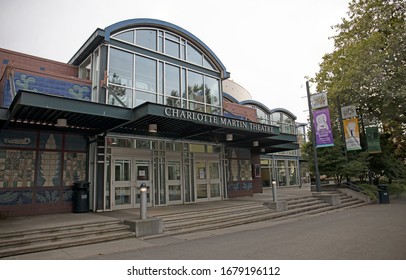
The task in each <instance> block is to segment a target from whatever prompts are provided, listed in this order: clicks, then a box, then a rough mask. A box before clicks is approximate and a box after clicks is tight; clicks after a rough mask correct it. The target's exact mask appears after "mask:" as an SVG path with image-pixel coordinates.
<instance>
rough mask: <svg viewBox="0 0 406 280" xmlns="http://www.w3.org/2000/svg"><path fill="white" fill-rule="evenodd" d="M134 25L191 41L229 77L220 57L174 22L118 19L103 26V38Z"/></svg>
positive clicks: (225, 76)
mask: <svg viewBox="0 0 406 280" xmlns="http://www.w3.org/2000/svg"><path fill="white" fill-rule="evenodd" d="M136 27H155V28H161V29H164V30H168V31H171V32H173V33H175V34H177V35H179V36H181V37H183V38H185V39H187V40H189V41H191V42H192V43H193V44H194V45H196V46H197V47H198V48H199V49H200V50H201V51H203V52H204V53H205V55H207V56H208V57H209V58H210V59H211V60H212V61H213V63H215V64H216V66H217V67H218V68H219V69H220V71H221V72H222V73H223V75H222V76H223V78H224V79H227V78H229V77H230V73H229V72H227V70H226V67H225V66H224V65H223V63H222V62H221V61H220V59H219V58H218V57H217V56H216V54H215V53H214V52H213V51H212V50H211V49H210V48H209V47H208V46H207V45H206V44H205V43H204V42H202V41H201V40H200V39H199V38H197V37H196V36H195V35H193V34H192V33H190V32H189V31H187V30H185V29H183V28H182V27H179V26H177V25H175V24H172V23H169V22H166V21H162V20H157V19H151V18H136V19H128V20H124V21H120V22H117V23H114V24H112V25H109V26H107V27H106V28H105V30H104V31H105V40H106V41H109V40H110V36H111V35H113V34H115V33H117V32H120V31H123V30H126V29H131V28H136Z"/></svg>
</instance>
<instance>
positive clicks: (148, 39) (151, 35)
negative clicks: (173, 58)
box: [135, 29, 156, 51]
mask: <svg viewBox="0 0 406 280" xmlns="http://www.w3.org/2000/svg"><path fill="white" fill-rule="evenodd" d="M135 34H136V35H135V40H136V41H135V43H136V44H137V45H139V46H142V47H145V48H148V49H151V50H154V51H155V50H156V31H155V30H148V29H141V30H137V31H136V33H135Z"/></svg>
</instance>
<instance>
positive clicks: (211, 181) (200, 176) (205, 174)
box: [194, 159, 221, 201]
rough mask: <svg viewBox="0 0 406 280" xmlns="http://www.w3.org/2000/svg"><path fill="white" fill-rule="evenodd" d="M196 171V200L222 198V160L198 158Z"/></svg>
mask: <svg viewBox="0 0 406 280" xmlns="http://www.w3.org/2000/svg"><path fill="white" fill-rule="evenodd" d="M194 173H195V190H196V200H197V201H208V200H220V199H221V179H220V178H221V176H220V162H219V161H218V160H201V159H199V160H196V162H195V172H194Z"/></svg>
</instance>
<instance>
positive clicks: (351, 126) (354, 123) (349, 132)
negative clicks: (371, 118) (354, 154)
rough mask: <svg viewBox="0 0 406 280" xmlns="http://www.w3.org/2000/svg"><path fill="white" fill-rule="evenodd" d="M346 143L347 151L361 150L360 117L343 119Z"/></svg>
mask: <svg viewBox="0 0 406 280" xmlns="http://www.w3.org/2000/svg"><path fill="white" fill-rule="evenodd" d="M343 124H344V136H345V145H346V146H347V151H355V150H361V149H362V148H361V142H360V137H359V127H358V119H357V118H354V119H348V120H343Z"/></svg>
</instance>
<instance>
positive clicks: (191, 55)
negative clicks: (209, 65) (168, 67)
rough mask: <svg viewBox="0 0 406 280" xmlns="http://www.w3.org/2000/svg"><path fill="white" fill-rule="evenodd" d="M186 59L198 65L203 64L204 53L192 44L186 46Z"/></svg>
mask: <svg viewBox="0 0 406 280" xmlns="http://www.w3.org/2000/svg"><path fill="white" fill-rule="evenodd" d="M186 60H187V61H189V62H192V63H195V64H198V65H202V54H201V53H200V52H199V51H198V50H197V49H196V48H195V47H193V46H192V45H190V44H188V45H187V47H186Z"/></svg>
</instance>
